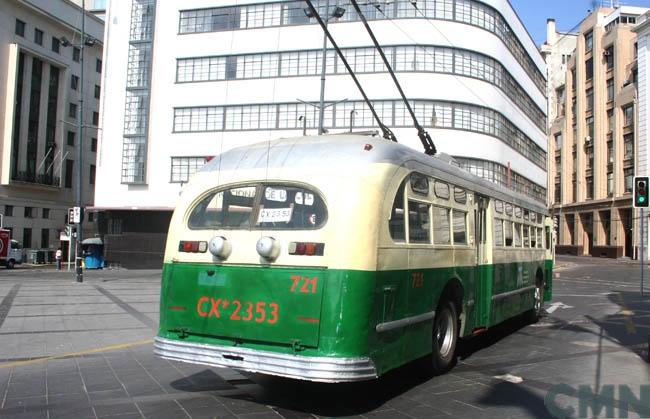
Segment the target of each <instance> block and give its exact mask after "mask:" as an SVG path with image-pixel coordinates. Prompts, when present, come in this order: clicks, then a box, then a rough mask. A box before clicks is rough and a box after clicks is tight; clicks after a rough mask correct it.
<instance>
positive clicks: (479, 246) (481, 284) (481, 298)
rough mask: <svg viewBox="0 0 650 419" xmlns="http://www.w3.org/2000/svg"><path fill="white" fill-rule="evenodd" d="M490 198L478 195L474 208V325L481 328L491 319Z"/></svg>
mask: <svg viewBox="0 0 650 419" xmlns="http://www.w3.org/2000/svg"><path fill="white" fill-rule="evenodd" d="M489 202H490V200H489V199H488V198H487V197H485V196H481V195H476V203H477V205H476V209H475V210H474V220H475V223H474V226H475V237H476V241H475V242H476V270H477V275H476V284H477V285H476V294H475V301H474V314H475V315H474V327H475V328H481V327H485V326H487V325H488V322H489V319H490V307H491V298H490V297H491V295H492V276H493V269H492V264H491V259H492V255H491V252H490V251H491V248H490V246H489V243H488V233H489V230H488V225H489V224H488V216H487V214H488V211H487V210H488V204H489Z"/></svg>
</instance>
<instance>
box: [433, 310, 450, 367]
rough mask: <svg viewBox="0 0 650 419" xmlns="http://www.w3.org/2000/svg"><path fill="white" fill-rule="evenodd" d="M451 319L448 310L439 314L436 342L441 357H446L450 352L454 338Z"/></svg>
mask: <svg viewBox="0 0 650 419" xmlns="http://www.w3.org/2000/svg"><path fill="white" fill-rule="evenodd" d="M453 323H454V322H453V318H452V316H451V312H450V311H449V310H444V311H443V312H442V313H440V320H439V321H438V327H437V328H436V341H437V342H438V352H439V353H440V355H441V356H442V357H447V356H448V355H449V352H450V351H451V346H452V342H453V338H454V328H453Z"/></svg>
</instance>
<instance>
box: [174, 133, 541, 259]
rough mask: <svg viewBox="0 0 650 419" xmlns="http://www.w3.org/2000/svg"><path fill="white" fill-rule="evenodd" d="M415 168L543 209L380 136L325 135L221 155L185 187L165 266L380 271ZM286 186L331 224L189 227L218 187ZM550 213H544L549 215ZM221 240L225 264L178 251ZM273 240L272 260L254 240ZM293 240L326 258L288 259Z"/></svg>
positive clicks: (467, 186) (447, 163) (271, 143)
mask: <svg viewBox="0 0 650 419" xmlns="http://www.w3.org/2000/svg"><path fill="white" fill-rule="evenodd" d="M410 171H418V172H420V173H423V174H425V175H428V176H433V177H436V178H446V179H453V183H454V184H455V185H457V186H461V187H464V188H466V189H468V190H470V191H472V190H473V191H475V192H479V193H484V194H486V195H489V196H497V197H500V198H501V199H508V200H510V201H511V202H513V201H514V202H515V203H516V202H523V203H525V204H527V206H528V207H533V208H535V209H536V210H538V211H540V212H541V211H542V207H541V206H540V205H539V204H538V203H536V202H535V201H531V200H529V199H528V198H526V197H523V196H521V195H518V194H515V196H514V197H513V194H512V191H507V190H503V191H502V190H500V188H499V187H498V186H496V185H494V184H492V183H490V182H488V181H485V180H483V179H480V178H478V177H476V176H474V175H471V174H470V173H468V172H466V171H463V170H461V169H459V168H458V167H455V166H453V165H451V164H449V162H448V161H445V160H444V159H441V158H438V157H431V156H427V155H424V154H422V153H420V152H418V151H416V150H413V149H411V148H409V147H406V146H402V145H400V144H396V143H393V142H390V141H387V140H385V139H383V138H381V137H376V136H366V135H354V134H350V135H323V136H311V137H310V136H308V137H295V138H287V139H279V140H275V141H270V142H262V143H257V144H253V145H251V146H246V147H240V148H235V149H232V150H229V151H227V152H225V153H223V154H221V155H219V156H216V157H215V158H214V159H212V160H211V161H210V162H209V163H207V164H206V165H205V166H204V167H203V168H202V169H201V170H200V171H199V172H197V173H196V174H195V175H194V176H193V177H192V179H191V181H190V182H189V183H188V184H187V185H186V186H185V188H184V189H183V191H182V194H181V196H180V197H179V201H178V205H177V207H176V210H175V211H174V215H173V216H172V220H171V223H170V229H169V235H168V239H167V246H166V251H165V262H174V261H176V262H181V261H182V262H197V263H217V262H218V263H224V264H243V265H248V264H254V265H260V264H269V265H272V266H319V267H327V268H331V269H360V270H376V269H377V268H378V260H377V259H378V258H377V255H378V248H380V247H384V246H386V245H387V243H382V244H380V237H385V235H384V234H380V232H383V230H387V222H388V219H387V217H388V216H389V212H390V207H389V208H388V210H387V208H386V204H387V202H392V199H393V198H394V192H395V189H396V188H397V186H396V185H398V184H399V183H400V182H401V181H403V179H404V177H405V176H406V175H408V173H409V172H410ZM256 183H257V184H259V183H265V184H266V183H269V184H284V185H297V186H303V187H305V188H308V189H311V190H313V191H314V192H316V193H318V194H320V195H321V197H322V199H323V201H324V202H325V205H326V207H327V220H326V222H325V223H324V225H323V226H322V227H320V228H318V229H307V230H304V229H303V230H298V229H296V230H262V229H252V230H248V229H246V230H234V229H191V228H189V226H188V217H189V214H190V212H191V211H192V209H193V208H194V207H195V206H196V204H197V203H198V202H199V201H200V200H201V199H203V198H205V197H206V196H207V195H208V194H209V193H211V192H214V191H215V190H218V189H223V188H226V187H231V186H238V185H245V184H256ZM544 211H545V210H544ZM216 235H219V236H223V237H226V239H227V240H228V241H229V242H230V243H231V244H232V253H231V255H230V256H229V258H228V259H227V260H225V261H223V262H222V261H219V260H218V259H216V258H215V257H213V256H212V254H210V252H205V253H184V252H179V248H178V246H179V242H180V241H181V240H184V241H206V242H207V241H209V240H210V239H211V238H212V237H214V236H216ZM263 236H272V237H273V238H275V239H276V240H277V241H278V242H279V243H280V246H281V252H280V256H278V258H277V259H276V260H275V261H273V262H271V263H269V262H266V261H264V260H263V259H262V258H261V257H260V256H259V254H258V253H257V251H256V248H255V243H256V241H257V240H258V239H259V238H261V237H263ZM290 242H318V243H325V250H324V254H323V256H298V255H290V254H288V251H287V248H288V246H289V243H290Z"/></svg>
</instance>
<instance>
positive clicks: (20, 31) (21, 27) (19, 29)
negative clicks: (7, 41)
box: [15, 19, 25, 37]
mask: <svg viewBox="0 0 650 419" xmlns="http://www.w3.org/2000/svg"><path fill="white" fill-rule="evenodd" d="M15 32H16V35H18V36H22V37H24V36H25V22H23V21H22V20H19V19H16V28H15Z"/></svg>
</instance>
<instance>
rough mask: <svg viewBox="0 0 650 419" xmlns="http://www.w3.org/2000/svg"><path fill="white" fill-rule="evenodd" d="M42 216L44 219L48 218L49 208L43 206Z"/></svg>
mask: <svg viewBox="0 0 650 419" xmlns="http://www.w3.org/2000/svg"><path fill="white" fill-rule="evenodd" d="M43 218H45V219H47V218H50V209H49V208H43Z"/></svg>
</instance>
